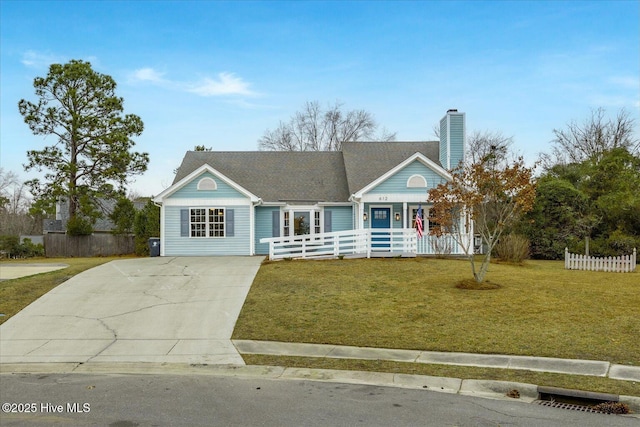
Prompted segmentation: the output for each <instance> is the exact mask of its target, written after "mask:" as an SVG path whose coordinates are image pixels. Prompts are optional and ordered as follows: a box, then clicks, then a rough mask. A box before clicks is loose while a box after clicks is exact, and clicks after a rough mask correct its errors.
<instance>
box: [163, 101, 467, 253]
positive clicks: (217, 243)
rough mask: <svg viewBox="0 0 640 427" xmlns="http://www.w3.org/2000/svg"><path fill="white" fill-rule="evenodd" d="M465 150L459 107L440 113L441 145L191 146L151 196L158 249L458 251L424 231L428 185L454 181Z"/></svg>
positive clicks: (364, 143)
mask: <svg viewBox="0 0 640 427" xmlns="http://www.w3.org/2000/svg"><path fill="white" fill-rule="evenodd" d="M464 153H465V114H464V113H461V112H458V111H457V110H449V111H448V112H447V113H446V115H445V116H444V117H443V118H442V119H441V121H440V140H439V141H419V142H348V143H345V144H343V147H342V151H332V152H328V151H327V152H318V151H306V152H299V151H281V152H275V151H242V152H240V151H236V152H233V151H189V152H187V153H186V155H185V156H184V159H183V160H182V164H181V165H180V167H179V168H178V171H177V174H176V177H175V179H174V182H173V184H172V185H171V186H170V187H169V188H167V189H166V190H165V191H163V192H162V193H161V194H159V195H158V196H157V197H156V198H155V199H154V201H155V202H156V203H157V204H158V205H160V207H161V216H160V221H161V222H160V229H161V233H160V255H161V256H187V255H188V256H197V255H202V256H211V255H269V257H270V258H271V259H278V258H312V257H343V256H344V257H358V256H415V255H416V254H437V253H449V254H456V253H461V249H460V247H458V245H457V244H456V243H455V242H454V241H453V240H452V239H450V238H447V237H446V236H445V237H441V238H435V237H434V236H430V235H429V228H430V227H432V226H433V224H430V222H429V208H430V206H431V205H430V203H429V200H428V191H429V189H431V188H433V187H435V186H437V185H438V184H440V183H441V182H445V181H447V180H449V179H451V175H450V170H451V169H452V168H455V167H456V166H458V164H459V163H460V162H462V161H464ZM419 209H420V212H421V213H422V215H421V217H420V219H421V220H422V221H418V222H419V223H420V222H421V223H422V233H418V232H417V224H416V215H417V214H418V212H419ZM420 234H421V235H420ZM469 236H470V237H469V238H472V237H471V236H472V232H471V233H470V235H469Z"/></svg>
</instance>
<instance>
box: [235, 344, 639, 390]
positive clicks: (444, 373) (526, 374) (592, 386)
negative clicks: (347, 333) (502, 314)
mask: <svg viewBox="0 0 640 427" xmlns="http://www.w3.org/2000/svg"><path fill="white" fill-rule="evenodd" d="M242 357H243V359H244V361H245V363H246V364H248V365H266V366H287V367H292V368H315V369H338V370H347V371H367V372H390V373H397V374H409V375H429V376H433V377H448V378H462V379H478V380H494V381H512V382H519V383H525V384H535V385H539V386H550V387H560V388H570V389H577V390H588V391H593V392H600V393H611V394H619V395H624V396H640V383H637V382H633V381H620V380H613V379H611V378H602V377H590V376H584V375H566V374H554V373H548V372H533V371H523V370H514V369H495V368H476V367H470V366H453V365H429V364H422V363H403V362H391V361H386V360H356V359H329V358H313V357H292V356H268V355H260V354H244V355H242Z"/></svg>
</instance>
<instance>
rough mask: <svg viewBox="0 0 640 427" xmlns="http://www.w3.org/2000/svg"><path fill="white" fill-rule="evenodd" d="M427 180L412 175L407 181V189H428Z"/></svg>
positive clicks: (420, 176)
mask: <svg viewBox="0 0 640 427" xmlns="http://www.w3.org/2000/svg"><path fill="white" fill-rule="evenodd" d="M426 187H427V180H426V179H424V176H422V175H412V176H410V177H409V179H408V180H407V188H426Z"/></svg>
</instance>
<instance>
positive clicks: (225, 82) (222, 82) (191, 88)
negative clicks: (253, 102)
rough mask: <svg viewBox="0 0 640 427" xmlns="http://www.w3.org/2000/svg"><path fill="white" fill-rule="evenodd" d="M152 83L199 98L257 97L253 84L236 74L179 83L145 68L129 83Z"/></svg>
mask: <svg viewBox="0 0 640 427" xmlns="http://www.w3.org/2000/svg"><path fill="white" fill-rule="evenodd" d="M141 82H144V83H151V84H154V85H158V86H162V87H165V88H169V89H174V90H182V91H185V92H189V93H194V94H196V95H199V96H204V97H211V96H225V95H245V96H254V95H256V93H255V92H253V91H252V90H251V89H250V86H251V84H250V83H248V82H246V81H244V80H243V79H242V78H240V77H238V76H236V75H235V74H234V73H227V72H224V73H219V74H218V77H217V78H216V79H212V78H210V77H205V78H203V79H202V80H200V81H199V82H188V81H178V80H171V79H167V78H165V73H163V72H160V71H157V70H155V69H154V68H152V67H143V68H139V69H137V70H135V71H134V72H133V73H131V74H130V75H129V83H131V84H136V83H141Z"/></svg>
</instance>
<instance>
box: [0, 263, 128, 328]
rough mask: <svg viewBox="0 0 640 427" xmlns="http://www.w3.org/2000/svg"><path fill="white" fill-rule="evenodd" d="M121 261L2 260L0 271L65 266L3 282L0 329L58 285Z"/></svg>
mask: <svg viewBox="0 0 640 427" xmlns="http://www.w3.org/2000/svg"><path fill="white" fill-rule="evenodd" d="M123 258H124V257H96V258H30V259H24V260H2V262H1V263H0V268H2V266H4V265H20V264H33V263H36V264H49V263H50V264H68V265H69V266H68V267H66V268H63V269H61V270H56V271H51V272H49V273H41V274H36V275H33V276H27V277H21V278H18V279H11V280H3V281H1V282H0V313H2V314H4V316H0V325H1V324H2V323H4V322H6V321H7V320H9V319H10V318H11V317H12V316H14V315H15V314H16V313H18V312H19V311H20V310H22V309H23V308H25V307H26V306H28V305H29V304H31V303H32V302H33V301H35V300H36V299H38V298H40V297H41V296H42V295H44V294H46V293H47V292H49V291H50V290H51V289H53V288H55V287H56V286H58V285H59V284H61V283H63V282H65V281H67V280H69V279H70V278H72V277H73V276H75V275H76V274H78V273H81V272H83V271H85V270H88V269H90V268H93V267H97V266H99V265H101V264H105V263H107V262H109V261H113V260H116V259H123Z"/></svg>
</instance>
